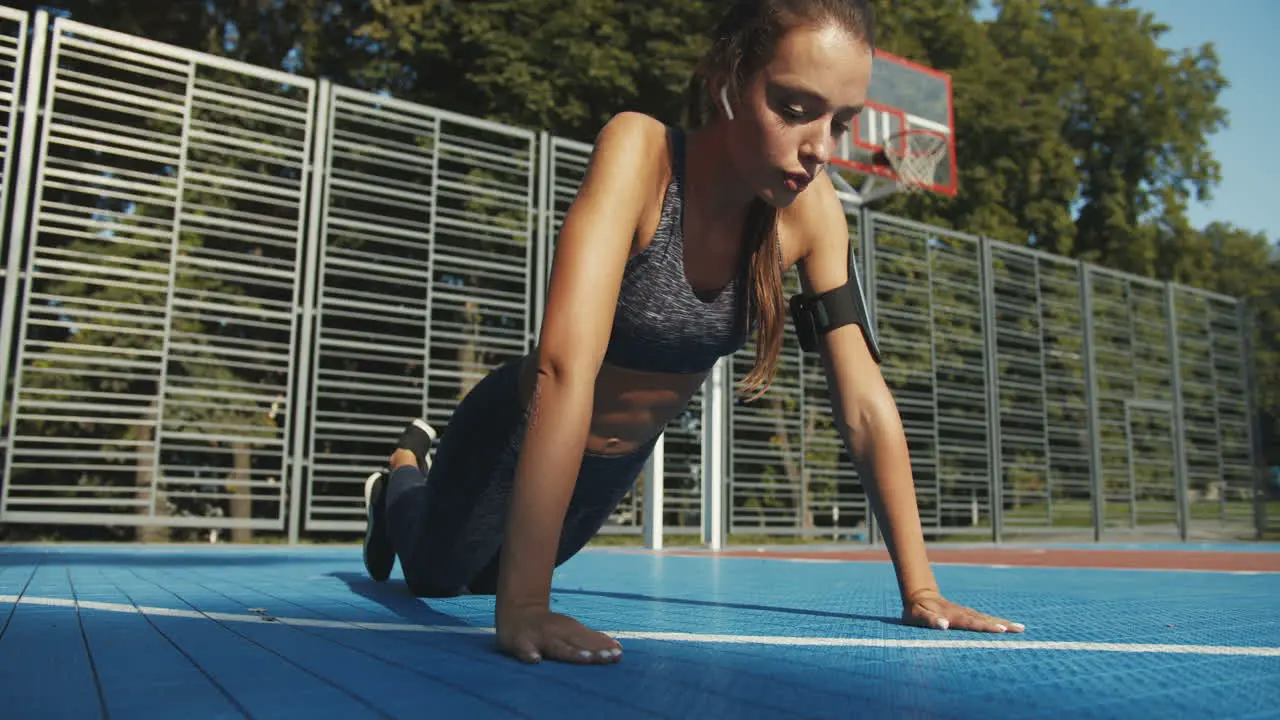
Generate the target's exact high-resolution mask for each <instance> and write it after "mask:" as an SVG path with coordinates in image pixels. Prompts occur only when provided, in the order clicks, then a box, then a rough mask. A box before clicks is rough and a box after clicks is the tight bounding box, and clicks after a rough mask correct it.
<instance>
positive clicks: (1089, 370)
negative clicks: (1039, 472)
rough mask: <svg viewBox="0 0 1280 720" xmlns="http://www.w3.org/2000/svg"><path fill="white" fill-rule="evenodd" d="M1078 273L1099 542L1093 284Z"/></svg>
mask: <svg viewBox="0 0 1280 720" xmlns="http://www.w3.org/2000/svg"><path fill="white" fill-rule="evenodd" d="M1076 267H1078V268H1079V274H1080V312H1081V317H1082V319H1083V321H1084V342H1083V343H1082V345H1083V348H1082V349H1083V351H1084V378H1085V383H1084V394H1085V404H1086V406H1087V407H1088V417H1089V485H1090V487H1091V488H1092V495H1093V539H1094V541H1095V542H1098V541H1101V540H1102V527H1103V525H1104V524H1105V518H1106V508H1105V505H1104V500H1105V496H1104V495H1103V483H1102V434H1101V431H1100V429H1099V427H1098V424H1099V419H1098V375H1097V367H1096V366H1095V364H1094V360H1095V358H1094V347H1093V345H1094V342H1093V340H1094V338H1093V281H1092V278H1091V276H1090V273H1089V266H1088V265H1087V264H1085V263H1083V262H1077V263H1076Z"/></svg>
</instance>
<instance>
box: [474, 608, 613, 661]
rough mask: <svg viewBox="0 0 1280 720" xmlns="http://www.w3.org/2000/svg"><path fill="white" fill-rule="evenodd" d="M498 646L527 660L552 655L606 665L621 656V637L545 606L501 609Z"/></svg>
mask: <svg viewBox="0 0 1280 720" xmlns="http://www.w3.org/2000/svg"><path fill="white" fill-rule="evenodd" d="M498 647H499V648H500V649H501V650H502V651H503V652H504V653H506V654H508V655H510V656H512V657H514V658H516V659H517V660H521V661H523V662H526V663H537V662H541V661H542V658H544V657H545V658H550V659H552V660H559V661H561V662H567V663H575V664H579V665H607V664H611V663H615V662H618V660H620V659H622V646H621V645H619V644H618V641H616V640H614V639H613V638H611V637H609V636H608V635H605V634H604V633H599V632H596V631H594V630H591V629H588V628H587V627H586V626H585V625H583V624H582V623H580V622H578V621H577V620H574V619H573V618H571V617H568V616H567V615H559V614H557V613H553V612H551V611H550V610H546V609H542V608H530V609H526V610H512V611H509V612H505V613H501V617H500V618H499V620H498Z"/></svg>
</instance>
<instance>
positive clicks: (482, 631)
mask: <svg viewBox="0 0 1280 720" xmlns="http://www.w3.org/2000/svg"><path fill="white" fill-rule="evenodd" d="M14 602H16V603H20V604H23V605H40V606H45V607H68V608H70V607H78V608H80V609H82V610H102V611H105V612H119V613H131V614H139V613H140V614H142V615H155V616H163V617H178V618H190V619H197V620H203V619H208V620H219V621H222V622H251V623H267V624H273V623H274V624H279V625H295V626H298V627H318V628H331V629H338V630H379V631H399V632H422V633H446V634H452V635H492V634H493V628H480V627H470V626H462V625H414V624H410V623H388V622H356V621H349V622H348V621H344V620H316V619H311V618H288V617H276V616H272V615H269V616H268V617H270V618H271V620H270V621H268V620H267V619H265V618H264V617H263V616H262V615H257V614H251V613H250V614H243V613H216V612H210V613H203V612H198V611H195V610H179V609H175V608H162V607H149V606H145V605H128V604H125V603H108V602H95V601H92V600H80V601H76V600H66V599H63V598H43V597H22V598H19V597H18V596H16V595H0V604H3V603H14ZM604 632H605V633H606V634H607V635H609V636H611V637H614V638H617V639H619V640H665V641H669V642H699V643H717V644H726V645H782V646H787V647H873V648H955V649H960V650H972V649H990V650H1058V651H1064V650H1065V651H1077V652H1115V653H1169V654H1180V655H1244V656H1253V657H1280V647H1247V646H1237V645H1178V644H1167V643H1166V644H1154V643H1152V644H1145V643H1097V642H1072V641H1053V640H892V639H889V638H824V637H788V636H780V635H701V634H698V633H678V632H640V631H632V630H625V631H619V632H611V631H607V630H606V631H604Z"/></svg>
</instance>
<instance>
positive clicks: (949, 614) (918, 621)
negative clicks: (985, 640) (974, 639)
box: [902, 590, 1026, 633]
mask: <svg viewBox="0 0 1280 720" xmlns="http://www.w3.org/2000/svg"><path fill="white" fill-rule="evenodd" d="M902 621H903V623H905V624H907V625H915V626H918V627H927V628H936V629H938V630H946V629H948V628H949V629H952V630H973V631H976V632H993V633H1002V632H1022V631H1023V630H1025V629H1026V627H1025V626H1023V625H1022V624H1021V623H1015V622H1010V621H1008V620H1005V619H1003V618H997V617H992V616H990V615H984V614H983V613H980V612H978V611H976V610H971V609H969V608H967V607H965V606H963V605H957V604H955V603H953V602H951V601H950V600H947V599H946V598H944V597H942V595H941V594H939V593H938V592H937V591H935V590H928V591H923V592H917V593H912V595H911V596H910V597H909V598H908V599H907V602H905V603H904V604H903V609H902Z"/></svg>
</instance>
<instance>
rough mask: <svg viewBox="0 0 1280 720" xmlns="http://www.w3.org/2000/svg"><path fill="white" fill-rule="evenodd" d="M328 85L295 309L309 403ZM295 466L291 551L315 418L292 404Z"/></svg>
mask: <svg viewBox="0 0 1280 720" xmlns="http://www.w3.org/2000/svg"><path fill="white" fill-rule="evenodd" d="M331 87H332V86H331V85H330V83H329V81H328V80H321V81H320V82H319V83H318V84H317V85H316V89H315V91H314V92H315V93H316V114H315V144H314V145H313V146H312V156H311V177H310V181H311V196H310V198H309V201H308V205H309V207H308V208H307V239H306V243H307V245H306V251H305V252H306V255H305V257H306V261H305V265H304V266H303V271H302V272H303V275H302V306H301V307H299V308H298V314H299V316H300V319H301V322H300V323H299V324H298V335H299V339H298V348H299V350H300V356H299V358H298V364H297V368H298V370H297V373H296V374H297V375H298V381H297V385H296V386H295V388H294V393H295V395H294V397H295V398H304V397H305V398H312V395H311V394H310V388H311V381H312V377H311V371H312V367H311V366H312V360H311V346H312V341H313V339H314V337H315V319H316V289H317V286H318V285H319V282H320V279H319V277H318V276H319V274H320V256H321V254H322V253H323V252H324V240H325V233H324V228H323V227H322V226H323V225H324V224H325V221H326V220H327V213H323V214H322V212H321V210H322V208H323V206H324V203H325V197H326V195H327V193H326V192H325V187H326V184H327V181H328V177H329V119H330V118H329V110H330V107H331V105H330V100H331V97H330V93H331ZM292 406H293V407H292V415H293V417H292V420H293V422H292V425H293V427H292V429H291V430H290V432H292V433H293V462H292V464H291V466H290V471H291V472H290V477H289V544H291V545H295V544H297V542H298V539H299V536H300V535H301V532H302V495H303V493H302V488H303V484H304V472H303V468H304V467H306V468H308V469H309V468H310V466H311V460H312V457H311V452H310V450H311V448H310V447H309V446H308V444H307V443H306V430H307V427H308V423H307V422H306V420H307V416H308V415H309V414H311V413H314V412H315V403H314V400H313V402H310V403H307V404H306V405H305V406H304V405H303V403H301V402H297V401H295V402H293V403H292Z"/></svg>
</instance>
